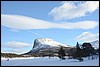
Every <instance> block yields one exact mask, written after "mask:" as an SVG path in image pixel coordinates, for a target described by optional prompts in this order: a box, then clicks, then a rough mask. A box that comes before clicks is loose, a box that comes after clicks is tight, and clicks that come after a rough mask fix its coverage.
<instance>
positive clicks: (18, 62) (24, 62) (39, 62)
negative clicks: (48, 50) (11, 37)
mask: <svg viewBox="0 0 100 67" xmlns="http://www.w3.org/2000/svg"><path fill="white" fill-rule="evenodd" d="M1 66H99V58H97V59H95V60H88V59H87V58H84V61H83V62H79V61H78V60H77V59H66V60H60V59H59V58H58V57H51V58H50V59H49V57H40V58H39V57H38V58H34V57H31V58H12V59H10V60H9V61H6V60H4V59H1Z"/></svg>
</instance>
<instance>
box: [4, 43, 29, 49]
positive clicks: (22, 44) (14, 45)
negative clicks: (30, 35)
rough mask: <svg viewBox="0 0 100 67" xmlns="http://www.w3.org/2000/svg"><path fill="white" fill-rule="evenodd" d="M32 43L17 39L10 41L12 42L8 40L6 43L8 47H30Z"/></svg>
mask: <svg viewBox="0 0 100 67" xmlns="http://www.w3.org/2000/svg"><path fill="white" fill-rule="evenodd" d="M30 45H31V44H28V43H24V42H17V41H10V42H7V43H6V44H5V46H6V47H8V48H15V49H18V48H24V47H28V46H30Z"/></svg>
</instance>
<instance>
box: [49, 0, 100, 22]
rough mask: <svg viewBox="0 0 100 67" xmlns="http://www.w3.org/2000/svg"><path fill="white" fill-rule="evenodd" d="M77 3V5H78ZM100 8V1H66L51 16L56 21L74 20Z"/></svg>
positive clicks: (52, 11) (54, 9) (55, 8)
mask: <svg viewBox="0 0 100 67" xmlns="http://www.w3.org/2000/svg"><path fill="white" fill-rule="evenodd" d="M76 3H77V5H76ZM98 8H99V1H86V2H84V3H83V2H81V1H72V2H71V1H64V2H62V3H61V5H60V6H58V7H54V8H53V9H52V10H51V12H50V13H49V15H52V16H53V17H54V19H55V20H63V19H73V18H78V17H83V16H86V15H87V13H92V12H94V11H95V10H97V9H98Z"/></svg>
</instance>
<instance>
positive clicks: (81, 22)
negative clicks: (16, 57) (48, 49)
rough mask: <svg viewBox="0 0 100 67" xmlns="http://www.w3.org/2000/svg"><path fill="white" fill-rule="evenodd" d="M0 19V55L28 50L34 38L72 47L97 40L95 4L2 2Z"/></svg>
mask: <svg viewBox="0 0 100 67" xmlns="http://www.w3.org/2000/svg"><path fill="white" fill-rule="evenodd" d="M75 3H77V4H78V6H77V5H76V4H75ZM16 18H17V19H16ZM1 19H2V20H1V44H2V45H1V46H2V48H1V51H2V52H15V53H23V52H26V51H29V50H30V49H32V46H33V45H32V42H33V40H34V39H36V38H51V39H53V40H55V41H58V42H61V43H63V44H68V45H72V46H75V45H76V42H77V41H78V42H79V43H83V42H91V41H94V40H99V2H98V1H95V2H92V1H89V2H88V1H86V2H84V3H83V2H78V1H77V2H74V1H73V2H71V1H70V2H68V1H63V2H61V1H2V2H1ZM26 21H29V22H26ZM14 43H16V44H14Z"/></svg>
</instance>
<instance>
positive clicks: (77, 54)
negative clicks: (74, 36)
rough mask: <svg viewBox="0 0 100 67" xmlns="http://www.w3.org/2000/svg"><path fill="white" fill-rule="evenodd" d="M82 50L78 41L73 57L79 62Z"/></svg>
mask: <svg viewBox="0 0 100 67" xmlns="http://www.w3.org/2000/svg"><path fill="white" fill-rule="evenodd" d="M82 56H83V50H82V49H81V48H80V46H79V44H78V42H77V44H76V52H75V58H76V59H78V60H79V61H80V62H81V61H83V59H82Z"/></svg>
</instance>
